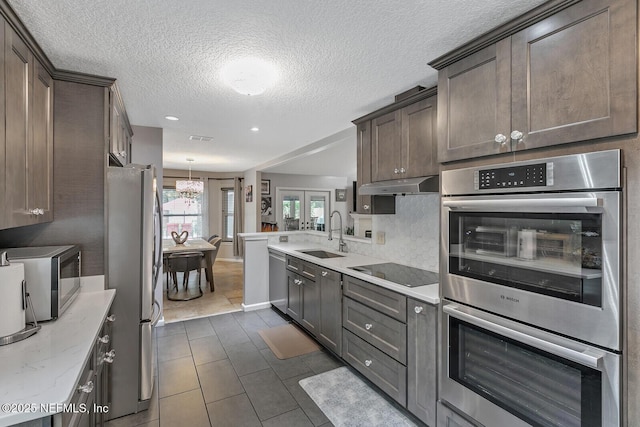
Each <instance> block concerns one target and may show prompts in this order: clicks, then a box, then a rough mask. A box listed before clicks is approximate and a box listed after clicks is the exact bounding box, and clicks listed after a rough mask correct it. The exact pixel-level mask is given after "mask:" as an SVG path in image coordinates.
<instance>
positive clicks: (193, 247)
mask: <svg viewBox="0 0 640 427" xmlns="http://www.w3.org/2000/svg"><path fill="white" fill-rule="evenodd" d="M215 251H216V247H215V246H213V245H212V244H211V243H209V242H207V241H206V240H204V239H199V238H192V239H188V240H187V241H186V242H184V243H180V244H176V242H174V241H173V239H162V256H163V257H164V258H166V257H168V256H169V255H171V254H176V253H180V252H202V253H203V254H204V260H205V263H206V268H205V270H204V272H205V276H206V278H207V283H209V289H210V290H211V292H213V260H214V258H215V256H214V255H215Z"/></svg>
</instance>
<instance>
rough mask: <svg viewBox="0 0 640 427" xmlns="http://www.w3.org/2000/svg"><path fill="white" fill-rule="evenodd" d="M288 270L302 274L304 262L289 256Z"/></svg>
mask: <svg viewBox="0 0 640 427" xmlns="http://www.w3.org/2000/svg"><path fill="white" fill-rule="evenodd" d="M287 270H291V271H295V272H296V273H300V271H302V260H300V259H298V258H294V257H292V256H291V255H287Z"/></svg>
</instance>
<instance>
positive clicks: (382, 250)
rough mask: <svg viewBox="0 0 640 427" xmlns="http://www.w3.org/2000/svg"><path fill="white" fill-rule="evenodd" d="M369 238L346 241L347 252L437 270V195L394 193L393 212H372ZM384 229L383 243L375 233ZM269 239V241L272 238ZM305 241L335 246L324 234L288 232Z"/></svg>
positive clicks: (438, 223) (276, 237) (438, 206)
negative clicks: (379, 241) (394, 211)
mask: <svg viewBox="0 0 640 427" xmlns="http://www.w3.org/2000/svg"><path fill="white" fill-rule="evenodd" d="M371 218H372V222H373V227H372V228H373V230H372V231H373V233H372V236H371V242H370V243H369V242H358V241H352V240H348V241H347V247H348V250H349V252H355V253H358V254H362V255H368V256H372V257H375V258H381V259H385V260H388V261H392V262H397V263H400V264H405V265H410V266H412V267H418V268H423V269H426V270H431V271H438V263H439V250H440V244H439V241H440V239H439V237H440V233H439V232H440V195H439V194H428V195H422V194H421V195H410V196H396V214H395V215H372V217H371ZM378 232H384V233H385V238H384V240H385V243H384V244H377V243H376V234H377V233H378ZM272 239H273V241H272ZM277 241H278V236H270V237H269V243H277ZM304 241H309V242H312V243H313V244H315V245H319V246H322V247H326V248H329V249H333V250H337V248H338V240H337V237H336V238H335V239H334V240H333V241H329V240H327V238H326V237H324V236H317V235H310V234H303V233H300V234H297V233H293V234H290V235H289V242H292V243H295V242H304Z"/></svg>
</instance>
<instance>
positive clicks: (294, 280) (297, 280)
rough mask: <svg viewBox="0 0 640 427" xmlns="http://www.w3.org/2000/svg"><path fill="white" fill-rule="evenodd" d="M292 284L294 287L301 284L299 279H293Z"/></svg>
mask: <svg viewBox="0 0 640 427" xmlns="http://www.w3.org/2000/svg"><path fill="white" fill-rule="evenodd" d="M293 283H295V284H296V285H301V284H302V280H300V279H293Z"/></svg>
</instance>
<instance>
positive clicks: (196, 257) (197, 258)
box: [167, 252, 204, 301]
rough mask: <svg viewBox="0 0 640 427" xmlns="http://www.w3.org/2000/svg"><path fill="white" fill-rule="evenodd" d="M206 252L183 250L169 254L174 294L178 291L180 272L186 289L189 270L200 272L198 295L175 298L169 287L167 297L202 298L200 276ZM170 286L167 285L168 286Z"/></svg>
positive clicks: (171, 298)
mask: <svg viewBox="0 0 640 427" xmlns="http://www.w3.org/2000/svg"><path fill="white" fill-rule="evenodd" d="M203 259H204V254H203V253H202V252H181V253H175V254H171V255H169V257H167V269H168V276H170V277H171V279H172V280H173V288H174V289H175V293H174V296H175V295H176V294H177V293H178V273H182V286H183V288H184V289H185V290H186V289H187V287H188V284H189V272H191V271H196V272H197V274H198V280H197V282H196V283H197V284H198V295H196V296H192V297H188V296H186V297H184V298H173V297H172V295H171V294H170V292H169V289H167V298H168V299H170V300H173V301H176V300H177V301H188V300H192V299H195V298H200V297H201V296H202V295H204V294H203V292H202V288H201V286H200V276H201V270H202V260H203ZM168 287H169V286H167V288H168Z"/></svg>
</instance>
